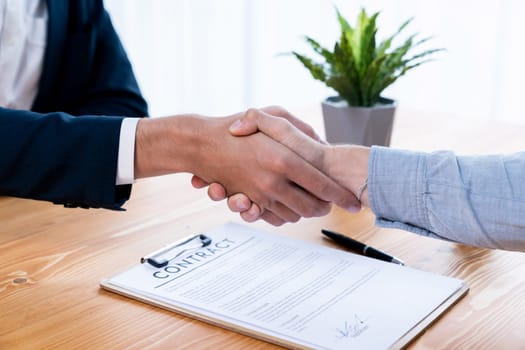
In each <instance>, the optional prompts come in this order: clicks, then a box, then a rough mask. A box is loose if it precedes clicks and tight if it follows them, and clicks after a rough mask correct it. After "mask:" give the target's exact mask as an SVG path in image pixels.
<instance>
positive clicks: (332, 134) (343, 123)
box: [322, 96, 396, 146]
mask: <svg viewBox="0 0 525 350" xmlns="http://www.w3.org/2000/svg"><path fill="white" fill-rule="evenodd" d="M322 106H323V119H324V126H325V131H326V140H327V141H328V142H329V143H333V144H338V143H344V144H355V145H363V146H372V145H380V146H389V145H390V137H391V135H392V128H393V125H394V114H395V111H396V102H395V101H394V100H390V99H387V98H382V99H381V101H380V103H378V104H376V105H375V106H373V107H349V106H348V104H347V103H346V101H344V100H343V99H341V98H340V97H338V96H333V97H328V98H327V99H326V100H324V101H323V102H322Z"/></svg>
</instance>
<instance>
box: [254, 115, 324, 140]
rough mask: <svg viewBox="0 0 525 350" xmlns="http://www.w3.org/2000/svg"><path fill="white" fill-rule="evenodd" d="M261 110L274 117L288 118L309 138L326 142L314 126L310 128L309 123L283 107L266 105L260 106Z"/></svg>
mask: <svg viewBox="0 0 525 350" xmlns="http://www.w3.org/2000/svg"><path fill="white" fill-rule="evenodd" d="M261 110H262V111H263V112H265V113H267V114H270V115H273V116H275V117H279V118H284V119H286V120H288V121H289V122H290V123H291V124H292V125H293V126H295V127H296V128H297V129H299V130H301V131H302V132H303V133H305V134H306V135H308V136H310V138H312V139H314V140H315V141H318V142H321V143H324V144H326V141H324V140H322V139H321V137H320V136H319V135H318V134H317V133H316V132H315V130H314V128H312V127H311V126H310V124H308V123H305V122H304V121H302V120H301V119H299V118H297V117H296V116H294V115H293V114H291V113H290V112H288V111H287V110H286V109H284V108H283V107H280V106H268V107H264V108H261Z"/></svg>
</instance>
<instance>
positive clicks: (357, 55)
mask: <svg viewBox="0 0 525 350" xmlns="http://www.w3.org/2000/svg"><path fill="white" fill-rule="evenodd" d="M335 10H336V14H337V20H338V22H339V25H340V29H341V32H340V35H339V41H337V42H336V43H335V44H334V46H333V50H332V51H330V50H328V49H326V48H325V47H323V46H321V45H320V44H319V43H318V42H317V41H316V40H315V39H313V38H311V37H308V36H307V37H305V40H306V42H307V43H308V44H309V45H310V47H311V48H312V49H313V51H314V52H315V53H317V54H318V55H320V56H321V57H322V58H324V62H323V63H318V62H315V61H313V60H312V59H311V58H308V57H306V56H304V55H300V54H298V53H296V52H292V54H294V55H295V57H296V58H297V59H298V60H299V61H300V62H301V63H302V64H303V65H304V66H305V67H306V68H307V69H308V70H309V71H310V74H311V75H312V77H314V78H315V79H317V80H320V81H322V82H324V84H326V85H327V86H328V87H330V88H332V89H334V90H335V91H336V92H337V93H338V94H339V96H340V97H342V98H343V99H345V100H346V101H347V102H348V104H349V105H351V106H373V105H374V104H376V103H377V102H378V101H379V100H380V98H381V93H382V92H383V91H384V89H385V88H387V87H388V86H390V85H391V84H392V83H394V82H395V81H396V80H397V79H398V78H399V77H401V76H403V75H405V74H406V72H408V71H410V70H412V69H414V68H416V67H418V66H420V65H421V64H423V63H426V62H429V61H431V59H430V58H431V57H432V55H434V54H436V53H437V52H439V51H444V49H441V48H438V49H427V50H423V51H421V52H419V53H415V54H413V53H412V52H413V50H414V48H416V47H418V46H420V45H422V44H423V43H425V42H427V41H429V40H430V39H431V37H425V38H423V39H416V36H417V35H418V34H417V33H415V34H412V35H410V36H408V38H406V39H405V40H404V41H403V42H402V43H401V45H399V46H397V47H394V48H393V47H392V45H393V42H394V40H395V39H396V38H397V36H398V35H399V34H400V33H401V32H402V31H403V30H404V29H405V28H406V27H407V26H408V25H409V23H411V22H412V18H410V19H408V20H406V21H405V22H403V23H402V24H401V26H400V27H399V28H398V29H397V31H396V32H395V33H394V34H392V35H391V36H389V37H387V39H386V40H383V41H382V42H380V43H379V45H378V44H377V42H376V34H377V32H378V29H377V18H378V16H379V12H376V13H374V14H372V16H370V17H369V16H368V15H367V13H366V11H365V9H364V8H362V9H361V11H360V12H359V14H358V16H357V20H356V23H355V27H352V25H351V24H350V23H349V22H348V21H347V20H346V19H345V18H344V17H343V15H342V14H341V13H340V12H339V10H338V9H337V7H336V8H335Z"/></svg>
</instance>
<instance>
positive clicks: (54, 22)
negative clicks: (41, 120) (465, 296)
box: [32, 0, 69, 112]
mask: <svg viewBox="0 0 525 350" xmlns="http://www.w3.org/2000/svg"><path fill="white" fill-rule="evenodd" d="M46 2H47V11H48V25H47V43H46V51H45V54H44V63H43V67H42V76H41V77H40V82H39V88H38V93H37V96H36V99H35V102H34V103H33V108H32V110H34V111H41V112H43V111H46V105H48V102H49V101H50V100H52V99H53V92H54V90H55V89H54V87H55V84H56V83H57V81H58V80H59V79H58V77H59V75H60V60H61V57H62V55H63V51H64V45H65V41H66V36H67V24H68V19H69V16H68V13H69V1H68V0H46Z"/></svg>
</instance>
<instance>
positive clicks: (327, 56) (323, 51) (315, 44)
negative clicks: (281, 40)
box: [305, 36, 334, 63]
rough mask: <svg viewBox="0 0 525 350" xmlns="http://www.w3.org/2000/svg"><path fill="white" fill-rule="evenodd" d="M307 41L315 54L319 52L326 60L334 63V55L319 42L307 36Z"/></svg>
mask: <svg viewBox="0 0 525 350" xmlns="http://www.w3.org/2000/svg"><path fill="white" fill-rule="evenodd" d="M305 40H306V42H307V43H309V44H310V46H311V47H312V48H313V49H314V51H315V52H317V53H318V54H319V55H321V56H323V57H324V59H325V60H326V61H327V62H328V63H330V62H332V61H333V59H334V58H333V54H332V52H330V51H329V50H327V49H325V48H324V47H322V46H321V45H320V44H319V43H318V42H317V41H315V40H314V39H312V38H310V37H308V36H306V37H305Z"/></svg>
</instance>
